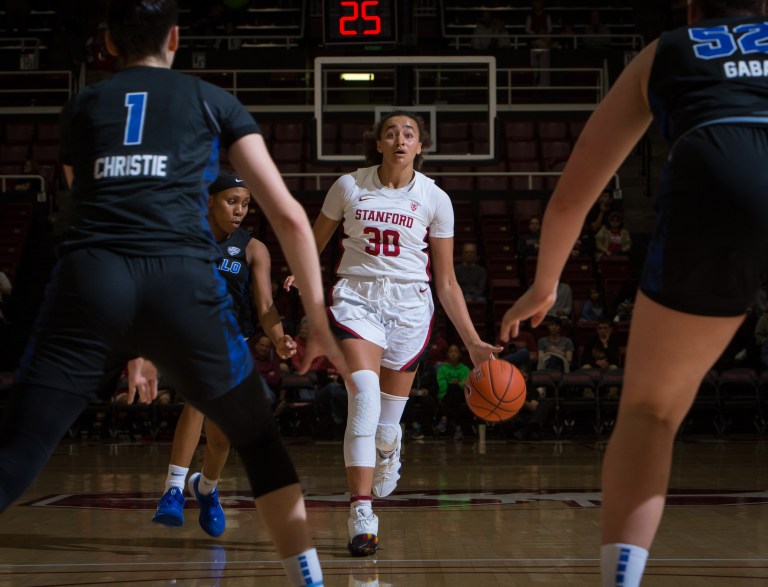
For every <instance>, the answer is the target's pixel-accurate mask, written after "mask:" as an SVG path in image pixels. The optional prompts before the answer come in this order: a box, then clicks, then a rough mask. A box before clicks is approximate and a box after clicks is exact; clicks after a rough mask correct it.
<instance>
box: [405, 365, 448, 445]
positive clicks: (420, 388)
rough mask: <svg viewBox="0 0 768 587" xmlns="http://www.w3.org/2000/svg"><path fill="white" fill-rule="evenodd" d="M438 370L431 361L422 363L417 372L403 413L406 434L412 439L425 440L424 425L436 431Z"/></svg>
mask: <svg viewBox="0 0 768 587" xmlns="http://www.w3.org/2000/svg"><path fill="white" fill-rule="evenodd" d="M437 390H438V386H437V370H436V368H435V365H434V364H432V363H430V362H429V361H422V363H421V365H419V368H418V370H417V371H416V377H415V378H414V380H413V387H412V388H411V393H410V395H409V396H408V397H409V399H408V403H407V404H406V405H405V410H404V411H403V423H404V424H405V425H406V427H407V428H406V432H408V431H410V435H411V438H413V439H414V440H421V439H422V438H424V432H423V430H424V424H425V423H426V424H428V425H429V427H430V429H432V431H434V426H435V419H436V418H437V415H438V408H439V405H438V403H437Z"/></svg>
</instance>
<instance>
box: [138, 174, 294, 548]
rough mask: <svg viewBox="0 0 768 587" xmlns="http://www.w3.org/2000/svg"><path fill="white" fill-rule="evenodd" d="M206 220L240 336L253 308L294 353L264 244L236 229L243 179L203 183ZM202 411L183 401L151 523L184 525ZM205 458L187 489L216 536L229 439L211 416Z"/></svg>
mask: <svg viewBox="0 0 768 587" xmlns="http://www.w3.org/2000/svg"><path fill="white" fill-rule="evenodd" d="M208 193H209V196H208V222H209V224H210V227H211V232H212V233H213V237H214V239H215V240H216V244H217V245H218V247H219V259H218V261H217V262H216V265H217V268H218V270H219V275H220V276H221V277H223V278H224V281H225V282H226V284H227V291H228V292H229V294H230V296H231V298H232V303H233V306H234V313H235V316H236V318H237V319H238V323H239V325H240V330H241V332H242V333H243V336H244V337H245V338H246V339H248V338H250V337H251V336H252V335H253V334H254V327H253V322H252V311H251V310H252V308H255V309H256V314H257V315H258V319H259V323H260V324H261V327H262V329H263V330H264V332H265V333H266V334H267V335H268V336H269V338H270V340H271V341H272V343H273V344H274V345H275V348H276V349H277V353H278V354H279V355H280V357H282V358H284V359H288V358H290V357H292V356H293V355H295V354H296V348H297V347H296V343H295V342H294V341H293V339H292V338H291V337H290V336H288V335H287V334H285V332H284V331H283V326H282V323H281V322H280V316H279V314H278V313H277V309H276V308H275V306H274V304H273V301H272V280H271V271H270V268H271V260H270V257H269V251H268V250H267V247H266V246H264V243H262V242H260V241H258V240H257V239H255V238H254V237H253V235H252V234H251V233H250V231H248V230H245V229H244V228H241V227H240V224H241V223H242V221H243V219H244V218H245V216H246V214H248V205H249V203H250V200H251V194H250V192H249V191H248V189H247V188H246V187H245V182H244V181H243V180H242V179H240V178H239V177H237V176H236V175H232V174H222V175H219V177H218V178H217V179H216V181H214V182H213V183H212V184H211V185H210V186H208ZM263 391H264V392H265V395H266V397H267V398H268V400H269V403H270V404H272V402H273V401H274V394H273V393H272V391H271V390H269V388H268V387H266V386H264V389H263ZM203 420H204V418H203V414H202V413H201V412H199V411H198V410H196V409H195V408H193V407H192V406H191V405H189V404H186V405H185V406H184V409H183V410H182V412H181V416H180V417H179V421H178V423H177V424H176V430H175V432H174V436H173V445H172V447H171V462H170V464H169V466H168V474H167V477H166V480H165V490H164V494H163V496H162V498H161V499H160V502H159V504H158V506H157V511H156V512H155V515H154V517H153V518H152V521H153V522H156V523H158V524H163V525H165V526H181V525H182V524H183V523H184V505H185V503H186V499H185V498H184V486H185V485H187V474H188V473H189V466H190V463H191V462H192V457H193V456H194V453H195V449H196V448H197V445H198V443H199V441H200V433H201V432H202V429H203ZM205 434H206V440H207V442H206V444H205V456H204V458H203V466H202V469H201V472H199V473H194V474H193V475H192V476H191V477H190V478H189V485H188V486H189V493H190V495H194V496H195V498H196V499H197V500H198V501H199V502H200V513H199V522H200V526H201V527H202V529H203V530H204V531H205V532H206V533H208V534H210V535H211V536H214V537H216V536H220V535H221V534H222V532H224V529H225V527H226V516H225V514H224V510H223V508H222V507H221V503H220V502H219V496H218V489H217V484H218V480H219V477H220V475H221V472H222V470H223V469H224V465H225V464H226V462H227V457H228V456H229V448H230V445H229V439H228V438H227V437H226V435H225V434H224V433H223V432H222V431H221V429H220V428H219V427H218V426H217V425H216V424H215V423H213V422H211V421H210V420H207V421H206V422H205Z"/></svg>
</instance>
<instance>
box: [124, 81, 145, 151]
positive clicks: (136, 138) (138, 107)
mask: <svg viewBox="0 0 768 587" xmlns="http://www.w3.org/2000/svg"><path fill="white" fill-rule="evenodd" d="M125 106H126V108H128V118H127V119H126V121H125V136H124V138H123V144H124V145H140V144H141V138H142V134H143V133H144V114H145V113H146V110H147V93H146V92H133V93H130V94H126V95H125Z"/></svg>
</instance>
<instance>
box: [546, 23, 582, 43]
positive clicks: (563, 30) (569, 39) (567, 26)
mask: <svg viewBox="0 0 768 587" xmlns="http://www.w3.org/2000/svg"><path fill="white" fill-rule="evenodd" d="M575 34H576V29H575V28H574V26H573V23H572V22H564V23H563V25H562V26H561V27H560V33H559V35H558V36H557V37H555V38H553V39H552V48H553V49H573V48H574V46H575V41H576V38H575V37H574V36H573V35H575Z"/></svg>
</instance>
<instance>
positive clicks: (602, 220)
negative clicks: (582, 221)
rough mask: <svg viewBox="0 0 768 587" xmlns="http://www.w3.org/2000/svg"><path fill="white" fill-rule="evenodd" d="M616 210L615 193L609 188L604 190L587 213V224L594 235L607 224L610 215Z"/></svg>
mask: <svg viewBox="0 0 768 587" xmlns="http://www.w3.org/2000/svg"><path fill="white" fill-rule="evenodd" d="M614 211H616V207H615V203H614V200H613V195H612V194H611V192H610V191H609V190H604V191H603V192H602V193H601V194H600V197H599V198H598V199H597V202H595V205H594V206H592V208H591V210H590V211H589V213H588V214H587V220H586V224H587V226H588V227H589V230H591V231H592V234H593V235H595V234H597V232H598V231H599V230H600V229H601V228H602V227H603V226H605V224H606V222H607V221H608V215H609V214H610V213H611V212H614Z"/></svg>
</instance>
